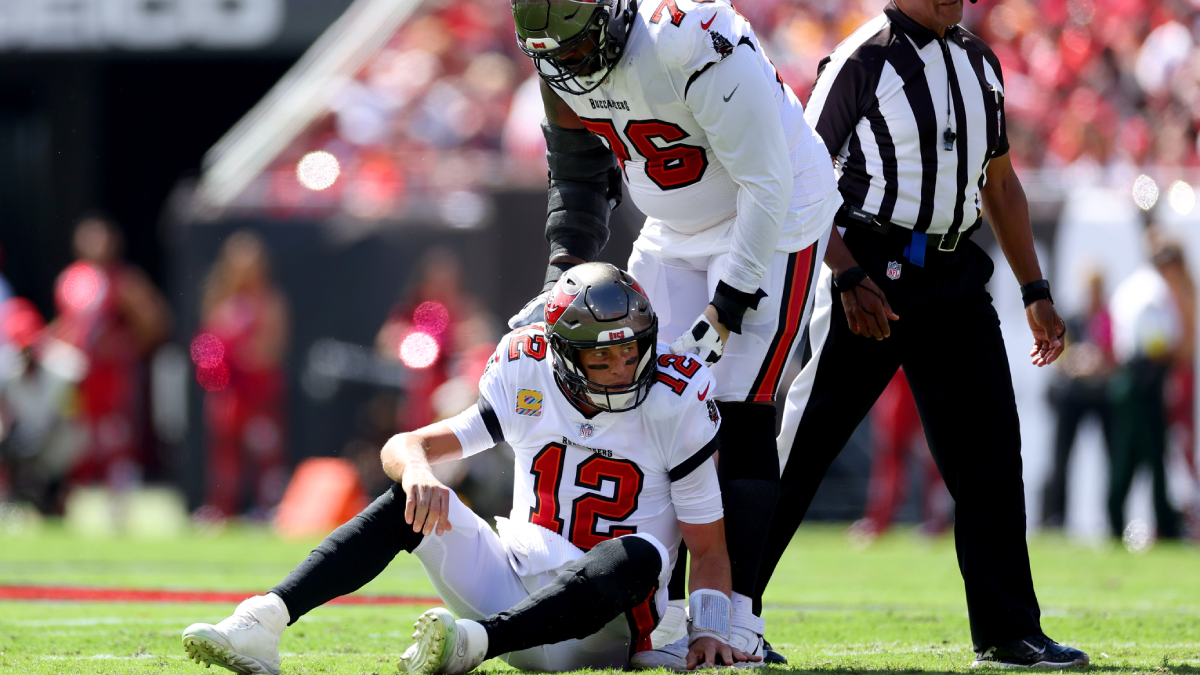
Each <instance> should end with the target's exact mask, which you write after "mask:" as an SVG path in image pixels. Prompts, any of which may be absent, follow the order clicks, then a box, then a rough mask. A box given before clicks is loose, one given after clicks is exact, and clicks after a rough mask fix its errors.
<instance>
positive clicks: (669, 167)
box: [625, 120, 708, 190]
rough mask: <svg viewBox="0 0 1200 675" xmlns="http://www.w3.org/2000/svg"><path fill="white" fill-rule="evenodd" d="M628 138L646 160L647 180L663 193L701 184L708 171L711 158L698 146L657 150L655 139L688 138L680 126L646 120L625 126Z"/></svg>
mask: <svg viewBox="0 0 1200 675" xmlns="http://www.w3.org/2000/svg"><path fill="white" fill-rule="evenodd" d="M625 136H626V137H628V138H629V141H630V142H631V143H633V147H634V148H637V151H638V154H640V155H641V156H643V157H645V158H646V177H647V178H649V179H650V180H651V181H653V182H654V184H655V185H657V186H658V187H659V188H661V189H663V190H675V189H678V188H681V187H687V186H689V185H694V184H696V183H698V182H700V179H701V178H703V177H704V172H705V171H706V170H707V169H708V155H706V154H705V152H704V148H701V147H699V146H697V145H685V144H683V143H678V144H676V145H668V146H666V147H662V148H660V147H658V144H657V143H656V142H655V139H656V138H661V139H662V140H664V141H666V142H667V143H675V141H681V140H683V139H685V138H687V137H688V132H686V131H684V130H683V128H682V127H680V126H679V125H678V124H673V123H671V122H661V121H659V120H646V121H637V122H630V123H629V124H626V125H625Z"/></svg>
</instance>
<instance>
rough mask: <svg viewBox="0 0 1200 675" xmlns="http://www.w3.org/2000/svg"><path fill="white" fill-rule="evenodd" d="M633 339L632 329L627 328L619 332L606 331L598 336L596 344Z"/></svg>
mask: <svg viewBox="0 0 1200 675" xmlns="http://www.w3.org/2000/svg"><path fill="white" fill-rule="evenodd" d="M631 337H633V329H631V328H629V327H628V326H626V327H624V328H621V329H620V330H607V331H604V332H603V333H601V334H600V337H599V338H598V339H597V340H596V342H612V341H613V340H624V339H626V338H631Z"/></svg>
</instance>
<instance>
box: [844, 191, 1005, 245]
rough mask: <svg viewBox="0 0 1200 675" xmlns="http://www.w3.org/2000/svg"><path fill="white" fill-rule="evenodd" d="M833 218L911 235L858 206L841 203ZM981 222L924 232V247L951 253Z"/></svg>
mask: <svg viewBox="0 0 1200 675" xmlns="http://www.w3.org/2000/svg"><path fill="white" fill-rule="evenodd" d="M833 220H834V222H835V223H837V224H838V225H841V226H842V227H850V226H854V227H860V228H862V229H864V230H867V231H869V232H874V233H876V234H882V235H885V236H897V235H903V236H904V237H905V238H906V239H907V238H908V237H910V236H911V235H912V232H913V229H912V228H911V227H904V226H903V225H897V224H895V223H892V222H888V221H886V220H880V219H879V218H878V217H877V216H873V215H871V214H869V213H867V212H866V211H863V210H862V209H860V208H857V207H854V206H850V205H849V204H845V203H843V204H842V207H841V208H840V209H838V212H837V215H836V216H834V217H833ZM982 224H983V218H978V219H976V220H975V222H974V223H973V224H972V225H971V226H970V227H968V228H967V229H966V230H959V231H958V232H947V233H946V234H926V235H925V236H926V237H927V239H926V240H925V248H926V249H927V250H928V249H934V250H937V251H941V252H942V253H952V252H953V251H954V249H956V248H958V244H959V242H961V241H962V240H963V239H965V238H970V236H971V233H972V232H974V231H975V230H978V229H979V226H980V225H982Z"/></svg>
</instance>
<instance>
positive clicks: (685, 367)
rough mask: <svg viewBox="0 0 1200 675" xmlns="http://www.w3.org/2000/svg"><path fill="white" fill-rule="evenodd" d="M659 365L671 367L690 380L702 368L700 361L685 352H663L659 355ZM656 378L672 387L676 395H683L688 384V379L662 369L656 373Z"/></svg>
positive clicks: (657, 380)
mask: <svg viewBox="0 0 1200 675" xmlns="http://www.w3.org/2000/svg"><path fill="white" fill-rule="evenodd" d="M658 365H660V366H662V367H663V368H671V369H673V370H675V372H677V373H679V374H680V375H683V376H684V377H686V378H688V379H689V380H690V379H691V378H692V377H694V376H695V375H696V371H697V370H700V362H699V361H697V360H695V359H693V358H691V357H689V356H687V355H684V354H663V355H662V356H660V357H658ZM654 379H655V381H656V382H661V383H663V384H665V385H667V386H668V387H670V388H671V391H673V392H675V395H676V396H683V390H684V389H687V386H688V383H687V380H681V379H679V378H677V377H671V376H670V375H668V374H666V373H664V372H662V371H659V372H658V373H657V374H655V376H654Z"/></svg>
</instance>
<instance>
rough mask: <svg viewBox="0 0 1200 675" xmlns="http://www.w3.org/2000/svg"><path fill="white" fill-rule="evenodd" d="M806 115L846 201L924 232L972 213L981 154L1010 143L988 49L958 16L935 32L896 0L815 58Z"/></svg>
mask: <svg viewBox="0 0 1200 675" xmlns="http://www.w3.org/2000/svg"><path fill="white" fill-rule="evenodd" d="M947 56H949V57H950V58H949V64H950V65H949V68H947V59H946V57H947ZM948 71H949V74H950V76H949V77H948V75H947V72H948ZM948 103H949V105H948ZM804 117H805V119H806V120H807V121H808V123H809V124H810V125H811V126H812V127H813V128H815V129H816V130H817V133H819V134H820V135H821V138H822V140H824V141H825V145H826V146H827V147H828V149H829V154H830V155H831V156H833V157H834V158H835V159H836V161H837V166H838V168H839V169H840V176H839V178H838V187H839V189H840V190H841V193H842V197H843V198H844V199H845V202H846V205H847V207H853V208H858V209H861V210H862V211H864V212H866V213H868V214H871V215H874V216H876V217H877V219H878V220H879V221H882V222H891V223H894V224H896V225H899V226H901V227H905V228H911V229H915V230H916V231H918V232H926V233H928V234H946V233H954V232H960V231H961V232H963V233H966V232H968V230H969V228H971V227H972V226H974V225H976V224H977V223H978V222H979V218H980V215H981V214H982V208H981V202H980V194H979V191H980V188H982V187H983V183H984V180H985V174H984V171H985V169H986V168H987V164H988V161H990V160H991V159H992V158H993V157H999V156H1001V155H1003V154H1005V153H1007V152H1008V136H1007V134H1006V131H1005V120H1004V84H1003V77H1002V74H1001V72H1000V62H999V61H998V60H997V59H996V56H995V55H994V54H993V53H992V50H991V49H990V48H988V46H987V45H985V44H984V43H983V41H982V40H980V39H979V38H978V37H976V36H975V35H972V34H971V33H969V32H968V31H966V30H964V29H962V28H961V27H958V26H955V27H951V28H949V29H948V30H947V31H946V35H945V37H944V38H938V36H937V34H936V33H934V32H933V31H931V30H929V29H928V28H925V27H924V26H922V25H920V24H918V23H917V22H916V21H914V20H912V19H911V18H909V17H908V16H906V15H905V14H904V13H903V12H901V11H900V10H899V9H898V8H897V7H896V4H895V3H894V2H889V3H888V5H887V7H886V8H885V9H884V11H883V14H881V15H879V16H878V17H876V18H875V19H873V20H871V21H869V22H867V23H866V24H864V25H863V26H862V27H860V28H859V29H858V30H857V31H855V32H854V34H852V35H851V36H850V37H849V38H847V39H846V40H845V42H843V43H842V44H840V45H838V47H837V49H835V50H834V51H833V53H832V54H830V55H829V56H827V57H825V58H824V59H823V60H822V61H821V65H820V68H819V70H818V72H817V82H816V85H815V87H814V88H813V93H812V97H811V99H810V100H809V102H808V107H807V110H806V112H805V115H804ZM947 127H949V128H950V130H951V131H952V132H953V133H954V134H955V136H956V138H955V140H954V143H953V146H952V148H951V149H950V150H946V149H945V141H944V138H943V134H944V132H945V131H946V129H947Z"/></svg>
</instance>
